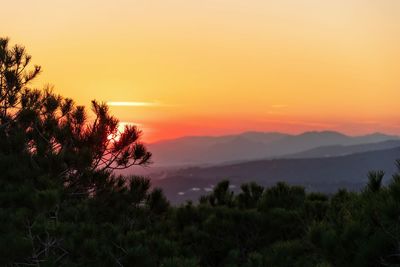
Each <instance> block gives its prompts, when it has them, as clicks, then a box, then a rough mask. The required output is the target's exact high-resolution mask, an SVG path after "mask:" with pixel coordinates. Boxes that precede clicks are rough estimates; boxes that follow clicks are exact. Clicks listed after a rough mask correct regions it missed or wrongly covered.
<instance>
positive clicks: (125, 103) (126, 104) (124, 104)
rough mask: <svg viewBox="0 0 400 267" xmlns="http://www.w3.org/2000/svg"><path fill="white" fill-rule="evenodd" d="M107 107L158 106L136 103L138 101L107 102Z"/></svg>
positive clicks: (150, 103)
mask: <svg viewBox="0 0 400 267" xmlns="http://www.w3.org/2000/svg"><path fill="white" fill-rule="evenodd" d="M107 105H109V106H112V107H156V106H160V103H157V102H138V101H109V102H107Z"/></svg>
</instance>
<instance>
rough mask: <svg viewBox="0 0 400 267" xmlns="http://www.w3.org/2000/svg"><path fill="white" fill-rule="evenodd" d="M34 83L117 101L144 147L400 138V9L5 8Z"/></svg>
mask: <svg viewBox="0 0 400 267" xmlns="http://www.w3.org/2000/svg"><path fill="white" fill-rule="evenodd" d="M1 9H2V10H1V15H0V35H1V36H3V37H5V36H7V37H10V38H11V42H12V43H19V44H23V45H25V46H26V47H27V49H28V52H29V53H30V54H31V55H32V56H33V62H34V63H35V64H39V65H41V66H42V67H43V73H42V74H41V76H40V78H39V79H38V81H37V82H36V86H39V87H41V86H43V85H44V84H47V83H50V84H52V85H54V86H55V91H56V92H58V93H60V94H62V95H64V96H68V97H72V98H74V99H75V100H76V101H77V102H78V103H79V104H84V105H88V104H89V101H90V100H91V99H93V98H95V99H97V100H99V101H104V102H109V103H110V105H111V106H112V107H111V109H112V112H113V113H114V114H115V115H116V116H117V117H118V118H119V119H120V120H121V121H122V122H126V123H136V124H138V125H140V127H141V128H142V129H143V131H144V134H145V135H144V137H145V140H146V141H154V140H158V139H164V138H172V137H177V136H182V135H220V134H227V133H237V132H242V131H246V130H257V131H283V132H290V133H298V132H302V131H306V130H338V131H342V132H345V133H348V134H361V133H369V132H375V131H382V132H387V133H395V134H399V133H400V112H399V103H400V1H398V0H380V1H378V0H373V1H372V0H330V1H328V0H325V1H322V0H290V1H289V0H276V1H267V0H240V1H239V0H159V1H155V0H140V1H133V0H130V1H128V0H113V1H101V0H62V1H61V0H35V1H2V4H1Z"/></svg>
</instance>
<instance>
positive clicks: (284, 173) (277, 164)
mask: <svg viewBox="0 0 400 267" xmlns="http://www.w3.org/2000/svg"><path fill="white" fill-rule="evenodd" d="M399 158H400V148H392V149H386V150H379V151H370V152H364V153H357V154H352V155H347V156H339V157H328V158H309V159H274V160H257V161H251V162H244V163H238V164H229V165H222V166H214V167H203V168H201V167H196V168H194V167H193V168H186V169H182V170H178V171H171V172H169V173H166V174H165V178H164V179H160V180H157V179H155V180H153V181H152V182H153V185H154V186H159V187H161V188H163V189H164V191H165V193H166V195H167V197H168V198H169V199H170V200H171V201H172V202H173V203H180V202H183V201H185V200H188V199H192V200H197V199H198V197H199V196H200V195H203V194H206V193H207V191H210V190H211V189H212V186H213V185H215V184H216V183H218V181H220V180H222V179H229V180H230V181H231V182H232V184H233V189H238V188H237V186H239V185H240V184H242V183H245V182H249V181H255V182H257V183H260V184H262V185H264V186H268V185H272V184H275V183H276V182H278V181H286V182H288V183H290V184H297V185H303V186H305V187H306V189H308V190H310V191H311V190H312V191H321V192H327V193H329V192H334V191H335V190H337V189H338V188H342V187H345V188H348V189H349V190H360V189H361V188H362V187H363V186H364V185H365V183H366V179H367V178H366V175H367V173H368V171H370V170H378V169H379V170H385V171H386V173H387V176H386V179H389V178H390V175H391V174H392V173H394V171H395V169H396V168H395V160H396V159H399ZM235 186H236V188H235Z"/></svg>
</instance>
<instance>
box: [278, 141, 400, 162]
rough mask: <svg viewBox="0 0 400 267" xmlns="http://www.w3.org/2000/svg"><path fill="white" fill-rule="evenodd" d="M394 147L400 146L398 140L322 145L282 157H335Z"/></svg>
mask: <svg viewBox="0 0 400 267" xmlns="http://www.w3.org/2000/svg"><path fill="white" fill-rule="evenodd" d="M395 147H400V140H388V141H383V142H378V143H367V144H360V145H351V146H344V145H333V146H322V147H317V148H313V149H310V150H306V151H303V152H299V153H295V154H291V155H285V156H284V158H324V157H335V156H345V155H350V154H354V153H361V152H367V151H377V150H384V149H390V148H395Z"/></svg>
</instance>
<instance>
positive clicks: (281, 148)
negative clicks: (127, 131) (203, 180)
mask: <svg viewBox="0 0 400 267" xmlns="http://www.w3.org/2000/svg"><path fill="white" fill-rule="evenodd" d="M393 140H395V141H397V140H400V139H399V136H393V135H386V134H382V133H373V134H369V135H362V136H348V135H345V134H342V133H339V132H332V131H323V132H305V133H302V134H298V135H290V134H285V133H277V132H266V133H264V132H245V133H242V134H238V135H226V136H218V137H212V136H200V137H198V136H192V137H182V138H178V139H173V140H166V141H160V142H156V143H152V144H149V145H148V148H149V150H150V151H151V152H152V153H153V161H154V162H155V166H187V165H194V166H197V165H204V164H212V165H215V164H222V163H229V162H240V161H250V160H257V159H271V158H282V157H288V156H291V155H293V157H299V153H300V154H301V153H304V152H305V151H308V150H313V149H317V151H309V152H308V153H309V155H310V156H311V155H313V153H314V154H316V155H317V154H321V153H327V154H329V153H333V154H335V155H337V154H339V153H344V154H346V153H352V151H353V150H354V151H355V152H360V151H368V150H369V149H368V147H366V145H368V144H373V143H379V142H383V141H393ZM356 145H360V147H350V148H345V147H344V146H356ZM391 145H393V144H389V143H388V144H386V148H389V147H393V146H391ZM383 146H384V145H383ZM321 147H326V148H324V149H322V151H320V152H319V151H318V149H320V148H321ZM363 147H364V148H363ZM346 150H347V151H348V152H346ZM371 150H374V149H371Z"/></svg>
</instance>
